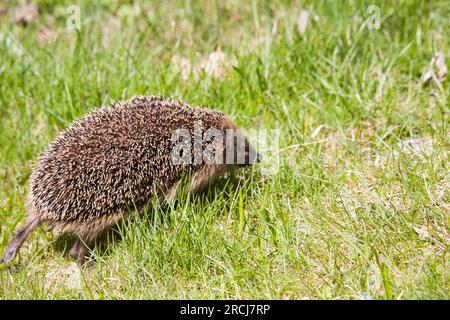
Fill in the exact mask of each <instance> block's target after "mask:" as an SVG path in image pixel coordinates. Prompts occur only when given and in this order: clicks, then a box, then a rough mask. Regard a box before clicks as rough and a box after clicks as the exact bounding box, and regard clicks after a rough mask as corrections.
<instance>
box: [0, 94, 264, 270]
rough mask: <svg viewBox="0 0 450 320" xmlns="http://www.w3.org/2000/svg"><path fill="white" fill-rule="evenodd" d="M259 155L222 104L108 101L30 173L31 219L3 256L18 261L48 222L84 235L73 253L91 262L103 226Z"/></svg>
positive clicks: (195, 190)
mask: <svg viewBox="0 0 450 320" xmlns="http://www.w3.org/2000/svg"><path fill="white" fill-rule="evenodd" d="M192 141H194V143H192ZM230 154H231V156H230ZM257 161H259V155H258V154H257V153H256V151H255V149H254V148H253V147H252V146H251V145H250V144H249V142H248V140H247V138H246V137H245V136H244V135H243V134H242V133H241V132H240V131H239V130H238V128H237V126H236V125H235V124H234V123H233V122H232V121H231V120H230V119H229V118H228V117H226V116H225V115H224V114H223V113H222V112H220V111H214V110H211V109H208V108H205V107H200V106H191V105H188V104H186V103H184V102H182V101H179V100H173V99H168V98H163V97H159V96H136V97H133V98H131V99H130V100H128V101H125V102H116V103H113V104H112V105H110V106H104V107H101V108H99V109H97V110H95V111H94V112H92V113H91V114H88V115H87V116H84V117H83V118H81V119H80V120H77V121H75V122H74V124H72V125H71V126H70V127H69V128H68V129H66V130H65V131H63V132H62V133H61V134H60V135H59V136H58V137H57V139H56V140H55V141H54V142H53V143H52V144H51V145H50V146H49V148H48V149H47V150H46V151H44V152H43V153H42V154H41V156H40V157H39V159H38V162H37V164H36V165H35V166H34V167H33V170H32V173H31V176H30V187H29V192H28V195H27V198H26V213H27V221H26V223H25V225H24V226H23V227H21V228H19V229H18V230H17V231H16V232H15V234H14V237H13V239H12V240H11V241H10V243H9V244H8V246H7V248H6V250H5V252H4V254H3V256H2V258H1V260H0V262H1V263H10V262H12V261H13V260H14V257H15V256H16V254H17V252H18V251H19V249H20V247H21V245H22V244H23V243H24V241H25V240H26V239H27V237H28V236H29V234H30V233H31V232H32V231H33V230H35V229H36V228H37V227H38V226H39V225H41V224H43V223H45V224H46V225H48V226H49V228H50V229H53V228H56V229H58V230H61V231H62V232H69V233H73V234H75V235H76V236H77V239H76V240H75V243H74V244H73V246H72V247H71V249H70V251H69V253H70V255H71V256H72V257H73V258H74V259H76V260H78V261H79V262H80V263H81V264H83V263H84V262H85V260H86V258H87V254H88V251H89V247H90V245H91V244H92V243H93V241H94V240H95V239H96V237H97V236H98V235H99V234H100V233H102V232H104V231H105V230H107V229H109V228H111V227H112V226H113V225H114V224H115V223H117V222H118V221H119V220H122V219H128V218H130V216H132V214H133V212H144V211H145V210H144V209H148V208H151V205H152V203H153V199H156V200H157V201H159V202H167V201H171V200H172V199H174V198H175V197H176V194H177V192H178V190H184V191H186V192H192V193H198V192H201V191H202V190H204V189H205V187H206V186H208V184H209V183H211V182H213V181H214V180H216V179H217V178H218V177H220V176H223V175H225V174H227V173H228V172H230V171H232V170H234V169H237V168H240V167H247V166H250V165H252V164H253V163H255V162H257ZM133 209H134V210H133Z"/></svg>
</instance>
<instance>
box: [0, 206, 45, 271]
mask: <svg viewBox="0 0 450 320" xmlns="http://www.w3.org/2000/svg"><path fill="white" fill-rule="evenodd" d="M40 224H41V221H40V219H39V218H38V217H36V216H34V215H31V216H30V217H29V218H28V221H27V223H26V224H25V226H23V227H22V228H20V229H18V230H17V231H16V233H15V234H14V237H13V239H12V240H11V241H10V243H9V244H8V247H7V248H6V250H5V252H4V253H3V256H2V257H1V258H0V263H10V262H11V261H13V260H14V257H15V256H16V254H17V252H18V251H19V249H20V247H21V246H22V244H23V243H24V242H25V240H27V238H28V236H29V235H30V233H31V232H32V231H34V230H35V229H36V228H37V227H38V226H39V225H40Z"/></svg>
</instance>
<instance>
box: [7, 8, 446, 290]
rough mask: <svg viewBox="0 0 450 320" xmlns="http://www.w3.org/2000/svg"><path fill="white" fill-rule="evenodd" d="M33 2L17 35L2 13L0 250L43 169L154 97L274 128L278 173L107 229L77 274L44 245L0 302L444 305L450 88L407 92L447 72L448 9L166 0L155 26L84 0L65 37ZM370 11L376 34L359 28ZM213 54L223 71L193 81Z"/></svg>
mask: <svg viewBox="0 0 450 320" xmlns="http://www.w3.org/2000/svg"><path fill="white" fill-rule="evenodd" d="M0 3H1V2H0ZM37 3H38V4H39V7H40V16H39V19H38V20H37V21H34V22H32V23H30V24H29V25H28V26H26V27H23V26H20V25H18V24H17V23H15V22H14V20H13V16H14V8H15V7H16V5H17V4H16V3H15V2H13V4H9V5H8V6H7V9H8V10H7V12H6V13H4V14H3V15H0V32H1V35H0V42H1V46H0V118H1V121H0V126H1V127H0V132H1V134H0V152H1V157H0V181H1V183H0V252H2V251H3V249H4V248H5V246H6V244H7V242H8V239H10V237H11V236H12V234H13V232H14V229H15V228H16V227H17V226H18V225H19V224H21V223H23V221H24V217H25V197H26V193H27V190H28V180H29V175H30V171H31V168H32V166H33V163H34V162H35V160H36V158H37V156H38V155H39V153H40V152H42V151H43V150H44V149H45V148H46V146H47V145H48V144H49V143H50V142H51V141H52V140H53V139H54V138H55V137H56V135H57V134H58V133H59V132H61V131H62V130H64V129H65V128H67V127H68V126H69V125H70V123H71V122H72V121H73V120H74V119H76V118H78V117H80V116H82V115H84V114H86V113H88V112H89V111H91V110H93V109H94V108H96V107H98V106H101V105H105V104H109V103H110V102H112V101H115V100H121V99H126V98H129V97H131V96H133V95H138V94H139V95H141V94H161V95H165V96H171V97H175V98H182V99H183V100H185V101H187V102H189V103H192V104H200V105H206V106H209V107H212V108H215V109H218V110H222V111H223V112H225V113H226V114H228V115H230V116H231V117H232V118H233V119H234V120H235V122H236V123H237V124H238V125H239V126H241V127H243V128H246V129H254V128H267V129H280V130H281V135H280V148H281V152H280V153H279V155H280V166H279V170H278V171H277V172H276V174H274V175H271V176H266V175H264V174H262V173H261V172H260V170H259V168H255V169H254V170H247V171H245V172H240V173H238V174H240V175H242V176H243V177H244V179H243V180H242V182H240V183H239V184H235V183H232V181H231V180H230V181H226V182H225V183H223V184H220V185H217V186H215V187H212V188H211V189H210V191H209V192H208V193H207V194H206V195H205V196H198V197H194V198H189V197H187V196H183V195H181V197H180V199H179V201H178V202H177V203H176V205H174V206H166V207H163V208H161V207H159V206H155V207H154V208H153V209H152V210H151V212H149V213H150V214H149V215H142V216H140V217H137V218H135V219H133V220H131V221H129V222H128V223H120V224H119V225H118V226H117V227H116V228H115V231H114V232H110V233H108V234H106V235H105V236H104V237H103V238H104V239H103V242H99V243H98V244H97V246H96V247H95V248H94V249H93V252H92V257H93V259H94V260H95V263H94V264H92V265H91V266H88V267H83V268H79V267H78V266H77V264H76V263H74V262H73V261H72V260H71V259H70V258H69V257H68V254H67V250H66V247H68V246H70V244H71V241H72V239H71V238H70V237H67V236H63V235H60V234H59V233H58V232H56V231H55V232H47V231H46V229H45V227H44V226H43V227H40V228H39V229H38V231H37V232H34V233H33V234H32V236H31V237H30V239H29V241H27V242H26V243H25V245H24V246H23V248H22V250H21V251H20V255H19V257H18V259H17V261H16V262H17V265H16V270H15V271H6V270H5V269H3V270H0V299H67V298H74V299H78V298H85V299H90V298H95V299H134V298H139V299H140V298H146V299H147V298H150V299H158V298H162V299H165V298H207V299H210V298H211V299H219V298H261V299H282V298H283V299H302V298H310V299H359V298H362V297H365V296H370V297H372V298H373V299H449V297H450V278H449V262H450V259H449V257H450V255H449V241H450V240H449V239H450V237H449V235H448V230H449V213H450V193H449V190H450V173H449V161H448V160H449V155H448V152H449V113H450V108H449V81H448V79H447V81H446V82H444V83H443V89H442V90H441V89H439V88H438V86H437V85H436V83H435V82H433V81H432V83H431V84H430V85H428V86H423V85H421V84H420V77H421V74H422V72H423V71H424V69H425V68H426V67H427V66H429V64H430V61H431V58H432V56H433V54H434V53H435V52H438V51H441V52H443V53H444V55H446V57H447V64H448V65H450V62H449V61H450V37H449V35H450V21H449V19H448V17H449V16H450V9H449V6H448V3H447V1H444V0H442V1H439V0H437V1H345V2H341V1H302V2H294V1H280V2H264V1H253V2H252V1H248V2H245V3H244V4H243V3H240V2H238V1H230V2H226V3H222V1H217V2H213V1H208V2H206V1H205V2H198V1H187V2H172V1H164V2H163V4H158V2H155V3H152V5H151V7H152V10H150V11H151V14H150V15H147V14H146V11H145V10H141V12H140V13H139V12H138V10H135V9H133V6H132V3H130V2H129V1H120V2H119V1H112V2H106V1H105V2H102V5H97V6H96V5H92V4H88V2H87V1H83V2H81V22H82V26H81V29H80V30H78V31H67V30H66V29H65V28H66V18H67V16H68V14H67V12H66V9H67V7H68V6H69V5H70V4H72V2H71V1H65V3H63V4H61V3H60V1H58V2H56V1H54V3H53V1H50V0H42V1H37ZM57 3H58V4H57ZM374 3H375V4H377V3H378V4H379V6H380V9H381V18H382V20H381V29H379V30H369V29H367V28H366V27H365V23H364V21H365V19H366V18H367V7H368V6H369V5H371V4H374ZM5 5H6V4H5V3H4V4H3V6H5ZM143 7H145V8H146V9H148V8H149V6H147V5H143ZM135 8H138V7H135ZM301 9H306V10H308V11H310V12H311V18H310V21H309V24H308V26H307V29H306V32H305V34H304V35H303V36H302V35H300V34H299V32H298V30H297V25H296V21H297V17H298V15H299V13H300V10H301ZM112 17H115V18H112ZM118 19H119V20H120V22H121V26H120V29H117V21H119V20H118ZM44 26H45V28H46V29H43V28H44ZM43 30H47V31H46V32H47V34H50V36H51V37H55V39H54V40H53V41H43V39H42V35H44V34H45V32H44V31H43ZM18 48H19V49H18ZM20 48H21V49H20ZM18 50H21V51H22V53H23V54H22V55H20V54H18ZM215 50H222V51H223V52H224V53H225V54H226V57H227V61H228V63H227V64H226V66H225V67H224V69H223V70H222V71H223V73H222V74H219V75H218V76H217V78H216V77H214V76H213V75H210V74H207V73H206V72H201V71H200V72H197V70H199V68H198V66H199V65H201V63H202V61H204V60H205V59H206V57H208V55H209V54H210V53H211V52H213V51H215ZM182 58H185V59H187V60H185V61H189V62H190V63H191V64H192V66H194V69H195V70H196V72H192V73H191V74H190V75H187V76H188V78H187V79H184V78H183V76H182V71H181V70H180V64H182V63H181V62H180V61H181V59H182ZM195 66H197V67H195ZM181 69H182V68H181ZM411 139H412V140H411ZM404 141H412V144H413V145H415V146H418V147H422V148H425V149H426V150H424V152H411V151H409V150H408V149H407V148H404V147H401V146H402V143H403V144H404ZM427 141H428V142H429V144H430V145H431V147H426V146H425V143H424V142H427Z"/></svg>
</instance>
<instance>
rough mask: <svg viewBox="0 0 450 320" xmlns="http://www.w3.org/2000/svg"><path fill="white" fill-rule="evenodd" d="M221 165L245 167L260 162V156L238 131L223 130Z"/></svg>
mask: <svg viewBox="0 0 450 320" xmlns="http://www.w3.org/2000/svg"><path fill="white" fill-rule="evenodd" d="M223 137H224V152H223V156H224V158H223V163H224V164H225V165H227V166H232V167H238V168H241V167H247V166H251V165H253V164H254V163H257V162H259V161H260V158H261V157H260V155H259V154H258V153H257V152H256V150H255V149H254V148H253V147H252V145H251V144H250V143H249V142H248V139H247V138H246V137H245V136H244V135H243V134H242V132H241V131H240V130H236V129H225V130H224V131H223Z"/></svg>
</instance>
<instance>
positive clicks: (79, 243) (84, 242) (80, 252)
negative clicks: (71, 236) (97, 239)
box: [69, 236, 92, 265]
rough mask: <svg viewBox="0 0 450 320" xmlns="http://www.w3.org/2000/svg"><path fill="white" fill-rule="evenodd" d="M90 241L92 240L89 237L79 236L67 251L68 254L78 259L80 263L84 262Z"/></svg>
mask: <svg viewBox="0 0 450 320" xmlns="http://www.w3.org/2000/svg"><path fill="white" fill-rule="evenodd" d="M91 242H92V238H91V237H81V236H79V237H78V238H77V240H76V241H75V243H74V244H73V246H72V248H71V249H70V251H69V253H70V255H71V256H72V257H73V258H74V259H76V260H78V262H79V263H80V265H83V264H84V263H85V262H86V257H87V253H88V249H89V245H90V244H91Z"/></svg>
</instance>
